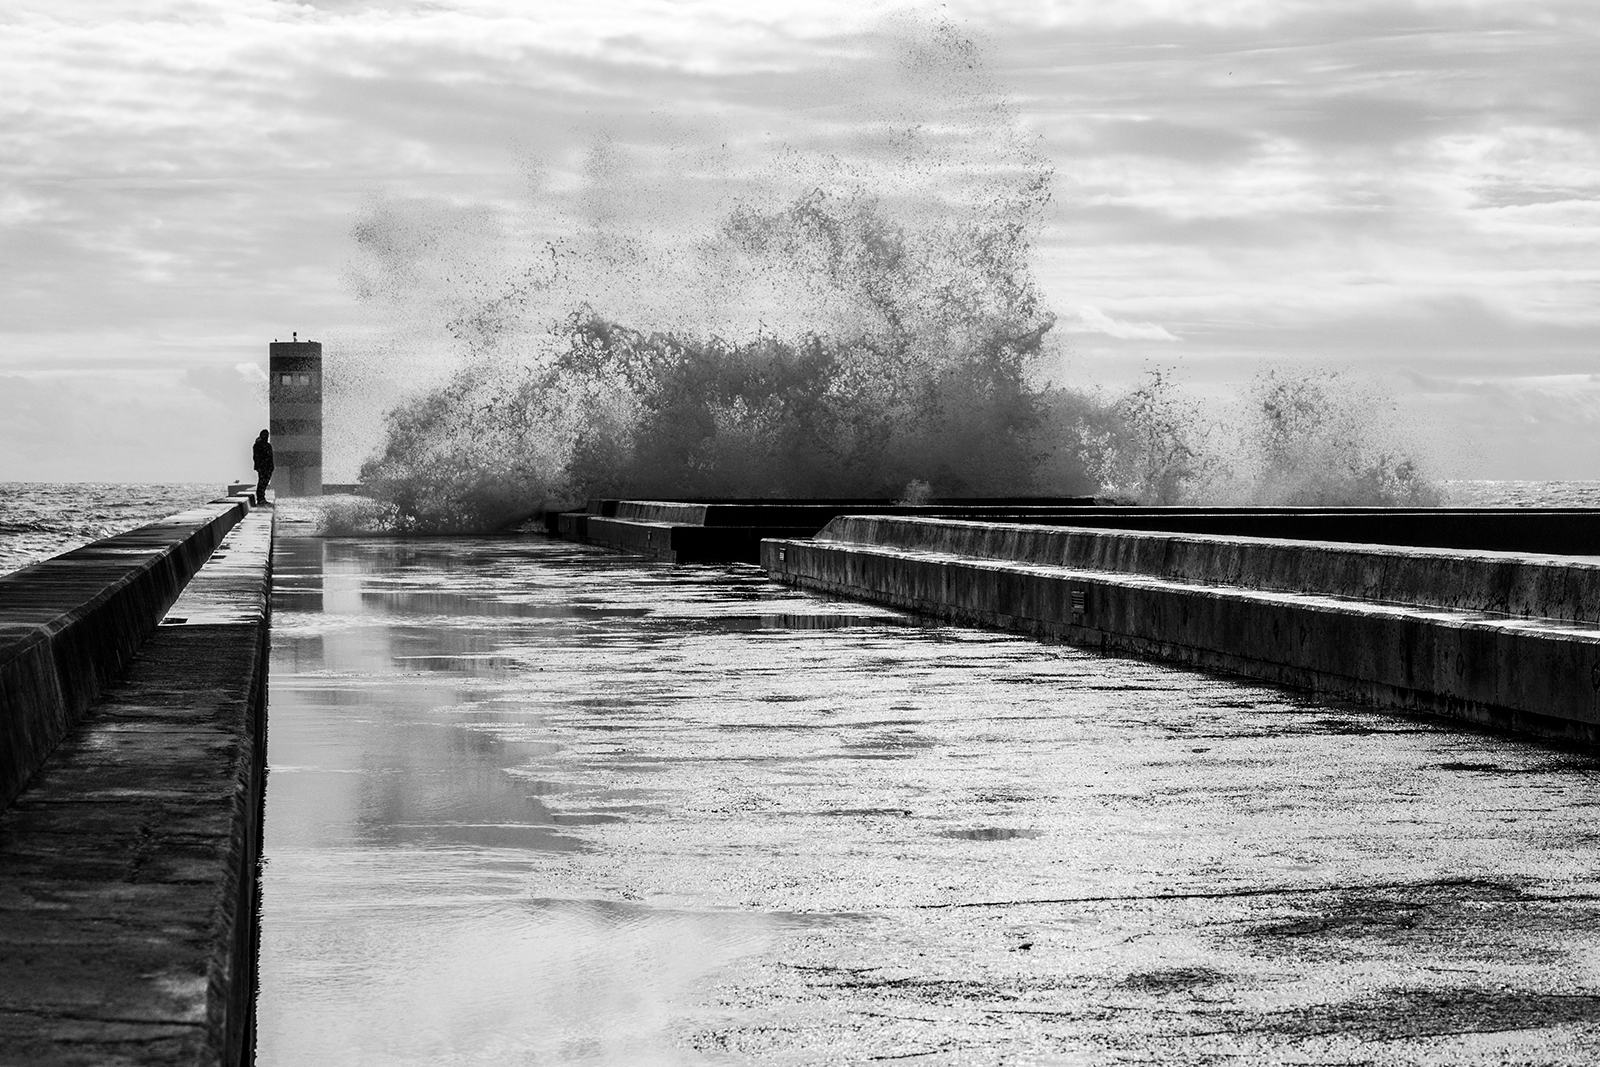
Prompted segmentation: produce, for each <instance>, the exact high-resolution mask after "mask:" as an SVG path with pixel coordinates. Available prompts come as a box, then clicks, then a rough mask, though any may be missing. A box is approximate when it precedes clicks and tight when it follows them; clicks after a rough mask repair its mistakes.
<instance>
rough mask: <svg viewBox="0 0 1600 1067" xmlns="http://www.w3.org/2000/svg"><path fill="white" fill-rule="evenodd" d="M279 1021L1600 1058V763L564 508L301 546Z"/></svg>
mask: <svg viewBox="0 0 1600 1067" xmlns="http://www.w3.org/2000/svg"><path fill="white" fill-rule="evenodd" d="M275 569H276V583H277V589H276V599H275V602H274V631H273V659H272V678H271V698H270V699H271V704H270V719H269V721H270V726H269V760H270V766H271V776H270V778H269V783H268V793H267V815H266V854H267V857H268V865H267V868H266V873H265V879H264V882H265V886H264V903H263V907H264V910H263V944H262V965H261V966H262V974H261V979H262V994H261V1000H260V1009H259V1010H260V1015H259V1025H260V1035H259V1062H260V1063H262V1064H266V1065H273V1067H276V1065H290V1064H303V1063H313V1062H323V1063H333V1062H338V1063H347V1064H412V1063H416V1064H422V1063H427V1064H480V1063H482V1064H490V1063H493V1064H510V1063H537V1064H546V1063H573V1064H603V1063H615V1064H658V1063H659V1064H698V1063H716V1064H721V1063H761V1064H823V1063H827V1064H835V1063H863V1064H865V1063H910V1064H1055V1063H1069V1064H1076V1063H1092V1064H1099V1063H1161V1064H1210V1063H1237V1062H1250V1063H1254V1062H1282V1063H1325V1064H1326V1063H1339V1064H1344V1063H1380V1064H1407V1063H1437V1064H1472V1063H1483V1064H1500V1063H1538V1064H1546V1063H1551V1064H1554V1063H1561V1064H1568V1063H1570V1064H1579V1063H1589V1062H1593V1061H1594V1060H1595V1058H1596V1056H1597V1054H1600V922H1597V919H1600V830H1597V829H1596V826H1595V816H1596V811H1597V807H1600V762H1597V761H1596V760H1595V759H1594V758H1592V757H1590V756H1586V755H1582V754H1577V753H1570V752H1563V751H1560V750H1556V749H1553V748H1549V747H1544V746H1541V745H1538V744H1535V743H1530V742H1525V741H1516V740H1510V739H1504V738H1500V737H1495V736H1491V735H1486V734H1480V733H1471V732H1466V731H1463V730H1461V729H1459V728H1457V727H1452V726H1448V725H1445V724H1442V723H1435V722H1431V721H1428V720H1422V719H1412V718H1406V717H1402V716H1397V715H1394V714H1391V713H1384V712H1376V711H1368V710H1365V709H1360V708H1354V707H1349V706H1342V705H1337V704H1328V703H1319V702H1316V701H1313V700H1310V699H1308V698H1304V697H1301V696H1298V695H1295V694H1292V693H1289V692H1286V691H1282V690H1277V689H1273V688H1270V687H1265V686H1259V685H1253V684H1245V683H1241V682H1237V681H1234V680H1230V679H1226V678H1221V677H1217V676H1212V675H1206V674H1201V673H1197V672H1190V671H1184V670H1178V669H1173V668H1168V667H1164V666H1159V665H1153V664H1148V663H1143V662H1139V661H1136V660H1131V659H1118V658H1105V657H1101V656H1098V655H1096V654H1093V653H1089V652H1084V651H1080V650H1077V649H1072V648H1068V647H1064V646H1053V645H1044V644H1039V643H1036V642H1033V641H1030V640H1027V639H1024V638H1020V637H1016V636H1011V635H1004V634H996V633H987V632H982V631H976V630H964V629H957V628H949V627H936V626H930V625H924V624H921V623H919V622H918V621H917V620H916V619H913V618H911V617H908V616H905V615H901V614H899V613H896V612H893V611H889V610H886V609H879V608H876V607H872V606H868V605H862V604H857V603H851V602H847V601H837V600H828V599H825V598H821V597H817V596H812V595H806V594H800V593H797V592H795V591H794V590H791V589H788V588H785V587H781V586H777V585H773V584H770V583H767V582H765V581H764V580H763V578H762V575H761V573H760V572H759V571H757V570H756V569H754V568H751V567H742V566H730V567H709V566H708V567H671V566H667V565H661V564H655V563H650V562H646V561H642V560H639V559H631V558H627V557H620V556H615V555H610V554H607V553H604V552H601V551H598V550H592V549H587V548H583V547H580V546H574V545H570V544H565V543H562V542H553V541H545V540H542V539H538V540H522V541H503V540H502V541H489V540H477V541H474V540H438V541H415V542H393V541H391V542H382V541H318V540H315V539H312V538H309V537H305V536H296V528H295V526H294V525H293V524H292V523H288V524H286V523H282V521H281V520H280V527H279V543H278V552H277V556H276V560H275Z"/></svg>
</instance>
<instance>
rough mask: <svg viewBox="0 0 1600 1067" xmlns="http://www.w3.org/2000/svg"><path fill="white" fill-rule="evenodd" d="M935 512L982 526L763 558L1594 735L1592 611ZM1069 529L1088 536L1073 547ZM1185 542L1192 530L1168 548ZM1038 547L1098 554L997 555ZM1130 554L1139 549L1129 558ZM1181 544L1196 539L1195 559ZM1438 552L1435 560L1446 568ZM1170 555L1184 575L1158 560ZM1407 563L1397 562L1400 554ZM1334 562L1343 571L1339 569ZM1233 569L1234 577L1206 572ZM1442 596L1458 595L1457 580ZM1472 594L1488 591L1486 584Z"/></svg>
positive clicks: (895, 591)
mask: <svg viewBox="0 0 1600 1067" xmlns="http://www.w3.org/2000/svg"><path fill="white" fill-rule="evenodd" d="M855 522H856V520H851V523H855ZM939 525H948V526H951V527H978V526H982V525H983V524H936V523H935V524H929V526H928V527H922V528H916V529H912V528H904V527H903V528H901V529H900V530H899V533H901V534H902V535H906V536H908V537H909V538H911V539H913V540H916V539H918V538H920V540H919V541H917V543H916V544H914V545H912V546H909V547H891V546H889V545H887V544H884V543H881V540H880V543H876V544H872V543H855V542H850V541H845V540H842V539H841V538H843V537H846V536H853V535H856V534H863V533H866V532H872V533H875V534H876V535H878V536H879V537H880V538H881V539H887V538H889V537H890V535H891V533H892V532H893V531H892V530H891V529H889V528H884V527H878V528H876V529H875V530H869V528H863V527H862V526H860V525H859V524H857V525H853V526H852V525H850V524H848V523H844V522H841V523H839V524H836V525H835V526H834V527H830V530H829V533H828V539H827V540H817V541H800V540H791V541H767V542H764V543H763V545H762V564H763V566H765V567H766V569H767V571H768V574H769V575H770V576H771V577H773V578H774V579H776V580H779V581H785V582H790V583H792V584H796V585H800V586H803V587H806V588H811V589H817V590H821V591H824V592H829V593H835V594H840V595H844V596H851V597H856V598H859V599H866V600H874V601H878V602H881V603H886V604H891V605H894V606H896V607H901V608H908V609H911V610H914V611H919V612H923V613H926V614H930V615H933V616H935V617H939V618H944V619H949V620H951V621H955V622H961V623H972V624H977V625H983V626H993V627H998V628H1004V629H1011V630H1019V631H1022V632H1025V633H1031V634H1035V635H1037V636H1041V637H1047V638H1052V639H1057V640H1062V641H1066V642H1069V643H1071V644H1076V645H1087V646H1090V647H1095V648H1099V649H1102V650H1104V651H1108V652H1123V653H1132V654H1136V655H1141V656H1146V657H1150V658H1155V659H1161V660H1167V661H1172V662H1177V663H1182V664H1186V665H1190V666H1196V667H1203V668H1208V669H1214V670H1220V671H1225V672H1228V673H1233V674H1240V675H1244V676H1247V677H1252V678H1259V679H1263V680H1266V681H1271V682H1277V683H1281V684H1285V685H1291V686H1295V687H1299V688H1304V689H1309V690H1312V691H1313V692H1317V693H1321V694H1325V695H1329V696H1335V697H1340V698H1346V699H1355V700H1359V701H1363V702H1367V703H1375V704H1382V705H1389V706H1393V707H1400V708H1406V709H1410V710H1416V711H1422V712H1428V713H1433V714H1441V715H1447V716H1452V717H1456V718H1461V719H1466V720H1469V721H1472V722H1475V723H1480V724H1484V725H1489V726H1494V727H1498V728H1504V729H1510V730H1516V731H1520V732H1528V733H1534V734H1539V735H1541V736H1547V737H1555V738H1560V739H1564V740H1570V741H1578V742H1582V743H1586V744H1595V743H1600V629H1597V628H1596V627H1595V626H1593V625H1592V624H1586V623H1574V622H1563V621H1559V620H1550V619H1537V618H1513V617H1509V616H1505V615H1494V614H1489V613H1485V612H1482V611H1477V610H1461V609H1457V608H1442V607H1429V606H1425V605H1421V604H1412V605H1403V604H1393V603H1376V602H1370V601H1363V600H1359V599H1353V598H1345V597H1342V596H1338V595H1330V594H1329V593H1328V592H1323V593H1315V592H1306V591H1298V592H1297V591H1286V590H1284V589H1260V588H1250V587H1249V581H1250V580H1252V579H1257V578H1258V579H1260V580H1261V583H1262V584H1271V583H1283V584H1289V583H1292V582H1293V581H1294V580H1296V578H1295V576H1294V575H1295V571H1294V568H1293V567H1288V568H1287V569H1286V570H1281V571H1280V570H1275V569H1274V564H1276V565H1278V566H1287V561H1290V560H1291V559H1292V557H1294V556H1296V555H1299V556H1302V557H1305V559H1304V560H1303V561H1302V562H1301V564H1300V567H1301V573H1309V574H1312V575H1313V576H1315V573H1316V571H1317V568H1318V567H1319V566H1320V564H1319V563H1318V562H1317V561H1316V559H1315V557H1318V556H1321V555H1323V554H1326V553H1328V552H1330V550H1348V549H1350V547H1351V546H1330V545H1320V544H1300V545H1295V544H1293V543H1289V542H1255V541H1251V540H1249V539H1235V540H1234V542H1233V543H1228V542H1227V540H1226V539H1205V540H1201V541H1199V542H1197V543H1196V540H1195V539H1184V538H1176V539H1175V538H1160V537H1153V536H1152V535H1137V534H1133V535H1130V534H1126V533H1123V534H1114V533H1113V534H1107V533H1105V532H1102V531H1090V530H1074V531H1063V530H1053V531H1049V533H1050V534H1052V535H1054V537H1053V538H1044V537H1041V536H1040V535H1039V534H1038V533H1037V532H1036V531H1030V530H1026V529H1023V530H1006V529H1004V528H1001V527H996V528H995V529H994V530H993V531H983V530H978V529H960V528H956V529H949V530H945V531H940V530H938V529H935V528H931V527H936V526H939ZM1062 538H1064V539H1065V540H1064V541H1063V540H1060V539H1062ZM1079 538H1081V539H1083V542H1084V543H1083V544H1081V545H1074V544H1073V541H1074V540H1075V539H1079ZM985 540H987V541H988V542H989V549H990V550H991V551H992V553H993V555H991V556H990V557H989V558H984V557H980V556H977V555H964V554H957V553H954V552H947V551H933V550H930V549H929V548H927V547H925V546H926V545H927V544H929V543H930V542H931V543H935V544H944V545H945V546H946V547H948V546H950V545H953V544H962V543H965V544H967V545H968V546H969V547H972V546H980V547H981V545H982V543H983V542H984V541H985ZM1141 540H1153V541H1155V542H1160V541H1168V542H1173V541H1176V542H1179V545H1178V546H1177V547H1178V551H1176V552H1174V553H1173V555H1172V557H1171V558H1170V559H1169V560H1158V553H1157V548H1158V547H1159V546H1158V545H1157V544H1144V543H1141ZM1185 541H1188V542H1191V543H1190V544H1188V545H1184V544H1182V542H1185ZM1212 542H1215V543H1212ZM1050 547H1056V548H1062V549H1064V550H1065V551H1066V553H1067V555H1066V556H1065V557H1064V558H1065V559H1066V560H1074V559H1084V558H1088V559H1094V560H1098V562H1099V563H1100V564H1102V565H1101V566H1097V567H1086V566H1075V565H1063V564H1060V563H1037V562H1031V561H1026V560H1022V561H1019V560H1017V559H1005V558H996V557H998V556H1000V555H1001V554H1003V553H1004V552H1005V551H1013V552H1014V553H1015V554H1019V555H1023V556H1030V555H1031V556H1032V557H1033V558H1038V557H1039V556H1047V555H1048V553H1047V552H1046V551H1045V549H1046V548H1050ZM1168 547H1169V548H1170V547H1172V546H1170V545H1169V546H1168ZM1141 549H1142V550H1144V551H1145V552H1147V553H1148V554H1147V555H1146V557H1145V558H1144V559H1143V560H1140V559H1139V550H1141ZM1184 549H1193V550H1195V552H1196V553H1197V554H1198V557H1199V560H1198V562H1197V560H1196V559H1195V558H1194V557H1193V556H1186V555H1185V551H1184ZM1119 553H1121V554H1122V559H1124V560H1126V561H1130V562H1131V565H1132V566H1143V567H1144V568H1145V570H1146V571H1155V572H1158V573H1139V572H1136V571H1119V570H1116V569H1114V566H1111V564H1114V563H1115V562H1116V561H1117V560H1118V557H1119ZM1385 555H1386V553H1384V552H1383V551H1382V550H1376V549H1373V550H1368V551H1365V552H1356V553H1355V554H1354V557H1353V558H1351V559H1347V560H1345V561H1344V562H1343V563H1342V564H1341V563H1339V562H1337V561H1334V562H1331V563H1329V564H1328V566H1329V568H1330V569H1329V572H1328V575H1327V576H1331V578H1332V580H1330V581H1328V582H1326V583H1325V584H1328V585H1338V584H1339V583H1340V582H1341V581H1355V582H1357V583H1358V585H1357V586H1356V587H1359V582H1364V581H1367V577H1366V576H1365V575H1364V573H1363V572H1362V571H1361V569H1360V568H1359V567H1352V565H1353V564H1359V563H1366V564H1369V565H1376V566H1378V567H1379V568H1380V570H1381V568H1382V565H1383V562H1384V561H1383V557H1384V556H1385ZM1396 555H1400V554H1396ZM1404 555H1410V553H1404ZM1421 555H1422V556H1423V557H1424V562H1432V561H1430V560H1428V559H1427V557H1428V556H1429V554H1428V553H1427V552H1426V551H1424V552H1422V553H1421ZM1446 556H1447V558H1445V559H1442V560H1437V561H1436V562H1440V563H1444V564H1449V563H1450V562H1451V560H1450V559H1449V558H1448V554H1446ZM1158 561H1159V562H1161V564H1162V565H1161V566H1157V563H1158ZM1169 562H1171V563H1173V564H1174V568H1173V569H1174V570H1175V572H1176V573H1177V574H1181V575H1184V577H1183V578H1179V577H1175V576H1173V574H1171V573H1165V572H1164V571H1165V569H1166V564H1167V563H1169ZM1414 562H1415V561H1414V560H1411V561H1404V560H1403V561H1402V566H1403V565H1404V564H1406V563H1414ZM1466 562H1469V563H1470V562H1481V563H1492V562H1494V561H1488V560H1483V561H1472V560H1468V561H1466ZM1503 562H1511V561H1503ZM1529 565H1542V566H1544V567H1546V568H1549V569H1552V570H1559V569H1560V567H1561V564H1560V562H1559V561H1553V560H1544V561H1529ZM1341 566H1342V567H1344V568H1345V570H1344V571H1343V572H1342V573H1343V575H1344V577H1343V578H1340V577H1338V576H1339V575H1340V574H1341V571H1340V567H1341ZM1185 567H1188V568H1189V569H1188V570H1185ZM1207 567H1213V568H1215V569H1212V570H1207ZM1424 569H1426V568H1424ZM1449 571H1450V568H1449V566H1445V567H1444V568H1443V570H1442V571H1441V573H1443V574H1446V575H1447V576H1448V574H1449ZM1196 574H1206V575H1209V577H1210V578H1211V580H1212V583H1213V584H1204V583H1202V582H1200V581H1197V580H1195V578H1194V575H1196ZM1229 574H1231V575H1232V576H1233V579H1232V580H1233V584H1225V583H1224V582H1223V581H1221V580H1219V579H1223V578H1225V577H1227V576H1228V575H1229ZM1241 582H1242V583H1243V584H1240V583H1241ZM1413 591H1414V592H1415V591H1416V590H1413ZM1444 592H1445V593H1446V595H1461V593H1462V588H1461V587H1458V588H1457V589H1456V590H1454V591H1451V590H1449V589H1446V590H1444ZM1483 595H1484V596H1492V595H1494V594H1493V593H1492V592H1491V591H1487V590H1486V591H1483ZM1418 596H1419V598H1420V593H1418Z"/></svg>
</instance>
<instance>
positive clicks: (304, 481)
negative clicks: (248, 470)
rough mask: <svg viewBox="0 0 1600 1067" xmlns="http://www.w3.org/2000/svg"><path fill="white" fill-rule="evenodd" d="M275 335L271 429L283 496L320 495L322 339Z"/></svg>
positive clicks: (277, 480)
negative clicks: (288, 338)
mask: <svg viewBox="0 0 1600 1067" xmlns="http://www.w3.org/2000/svg"><path fill="white" fill-rule="evenodd" d="M294 337H295V339H294V340H293V341H274V342H272V345H271V347H270V349H269V351H270V353H271V360H270V365H271V368H272V369H271V380H270V381H269V382H268V385H267V394H268V398H269V400H270V403H271V417H270V420H269V422H268V429H270V430H271V431H272V458H273V461H274V463H275V464H276V466H277V469H276V471H275V472H274V473H273V476H272V487H273V488H274V489H276V490H277V492H278V494H279V495H280V496H321V495H322V342H320V341H302V340H300V335H299V334H295V335H294Z"/></svg>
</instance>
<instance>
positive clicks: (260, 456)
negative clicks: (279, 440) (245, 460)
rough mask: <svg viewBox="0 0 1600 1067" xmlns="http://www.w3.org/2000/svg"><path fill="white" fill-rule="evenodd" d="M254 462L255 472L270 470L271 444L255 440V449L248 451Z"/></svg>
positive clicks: (258, 439)
mask: <svg viewBox="0 0 1600 1067" xmlns="http://www.w3.org/2000/svg"><path fill="white" fill-rule="evenodd" d="M250 452H251V455H252V456H253V457H254V458H255V461H256V470H258V471H269V470H271V469H272V442H271V441H263V440H262V439H261V438H259V437H258V438H256V445H255V448H253V449H251V450H250Z"/></svg>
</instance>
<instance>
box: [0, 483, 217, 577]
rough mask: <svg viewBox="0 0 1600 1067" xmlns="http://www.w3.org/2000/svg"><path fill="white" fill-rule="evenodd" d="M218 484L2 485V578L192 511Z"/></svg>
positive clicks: (0, 539) (214, 492) (0, 557)
mask: <svg viewBox="0 0 1600 1067" xmlns="http://www.w3.org/2000/svg"><path fill="white" fill-rule="evenodd" d="M225 490H226V486H221V485H195V484H188V483H181V484H142V483H141V484H129V483H119V482H0V574H10V573H11V572H12V571H15V570H21V569H22V568H23V567H26V566H28V565H30V564H33V563H38V562H39V561H40V560H44V559H49V558H50V557H51V556H57V555H60V554H61V553H63V552H68V551H71V550H72V549H74V548H78V547H80V546H82V545H86V544H89V543H90V542H92V541H98V540H100V539H101V538H103V537H110V536H112V535H113V534H119V533H125V532H126V531H128V530H135V529H138V528H139V527H140V526H143V525H145V524H146V523H150V522H154V521H155V520H157V519H161V518H165V517H166V516H168V515H172V514H174V513H176V512H179V511H183V510H184V509H185V508H191V507H194V506H195V505H196V504H202V503H204V502H205V501H207V500H210V499H212V498H213V497H216V496H217V495H219V494H220V493H222V492H224V491H225Z"/></svg>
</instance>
